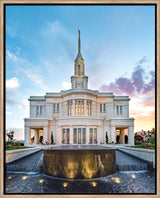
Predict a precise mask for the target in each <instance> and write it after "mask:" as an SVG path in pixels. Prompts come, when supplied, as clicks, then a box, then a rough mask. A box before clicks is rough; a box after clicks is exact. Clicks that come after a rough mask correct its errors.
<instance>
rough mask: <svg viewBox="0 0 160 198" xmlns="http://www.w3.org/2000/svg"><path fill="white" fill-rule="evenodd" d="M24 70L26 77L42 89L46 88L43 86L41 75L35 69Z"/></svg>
mask: <svg viewBox="0 0 160 198" xmlns="http://www.w3.org/2000/svg"><path fill="white" fill-rule="evenodd" d="M24 72H25V73H26V75H27V77H28V78H29V79H30V80H32V81H33V82H34V84H35V85H38V86H39V87H41V88H42V89H43V90H46V89H47V86H45V85H44V83H43V78H42V76H41V75H40V74H39V72H38V71H37V70H36V69H32V70H31V69H30V70H26V71H24Z"/></svg>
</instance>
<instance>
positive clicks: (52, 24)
mask: <svg viewBox="0 0 160 198" xmlns="http://www.w3.org/2000/svg"><path fill="white" fill-rule="evenodd" d="M40 33H41V35H42V36H44V37H45V39H47V40H48V41H49V43H51V42H54V46H55V47H56V48H57V49H59V48H60V51H61V53H63V50H65V53H66V54H67V55H68V57H69V59H70V60H73V58H74V57H75V54H74V50H73V49H74V48H75V42H76V37H75V36H74V35H73V34H72V33H71V32H70V31H69V30H68V29H67V28H66V27H65V26H64V25H63V24H62V23H61V22H60V21H58V20H56V21H48V22H47V23H46V24H45V27H43V29H42V30H41V32H40ZM55 41H56V42H55ZM57 41H58V45H57V46H56V44H57ZM52 47H53V45H52ZM63 54H64V53H63Z"/></svg>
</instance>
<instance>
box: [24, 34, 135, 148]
mask: <svg viewBox="0 0 160 198" xmlns="http://www.w3.org/2000/svg"><path fill="white" fill-rule="evenodd" d="M71 85H72V89H69V90H65V91H64V90H62V91H61V92H58V93H55V92H53V93H46V95H44V96H30V98H29V101H30V118H25V119H24V123H25V126H24V127H25V145H26V146H27V145H30V144H34V145H36V144H51V143H53V142H54V143H55V144H106V133H107V136H108V143H120V144H130V145H134V118H130V117H129V100H130V98H129V97H128V96H115V95H113V93H107V92H106V93H101V92H99V91H98V90H91V89H88V76H86V74H85V64H84V59H83V57H82V54H81V40H80V31H79V39H78V54H77V57H76V59H75V61H74V75H73V76H71Z"/></svg>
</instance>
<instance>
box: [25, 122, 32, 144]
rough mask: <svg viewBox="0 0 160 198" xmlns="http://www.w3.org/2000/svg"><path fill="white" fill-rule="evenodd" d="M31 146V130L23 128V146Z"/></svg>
mask: <svg viewBox="0 0 160 198" xmlns="http://www.w3.org/2000/svg"><path fill="white" fill-rule="evenodd" d="M30 144H31V129H30V127H27V126H25V142H24V145H25V146H28V145H30Z"/></svg>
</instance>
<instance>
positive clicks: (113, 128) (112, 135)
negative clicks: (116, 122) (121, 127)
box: [111, 126, 116, 143]
mask: <svg viewBox="0 0 160 198" xmlns="http://www.w3.org/2000/svg"><path fill="white" fill-rule="evenodd" d="M111 142H114V143H116V127H115V126H111Z"/></svg>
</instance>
